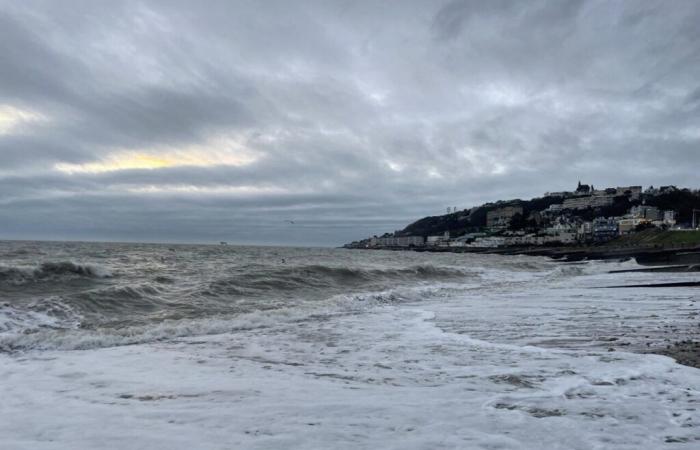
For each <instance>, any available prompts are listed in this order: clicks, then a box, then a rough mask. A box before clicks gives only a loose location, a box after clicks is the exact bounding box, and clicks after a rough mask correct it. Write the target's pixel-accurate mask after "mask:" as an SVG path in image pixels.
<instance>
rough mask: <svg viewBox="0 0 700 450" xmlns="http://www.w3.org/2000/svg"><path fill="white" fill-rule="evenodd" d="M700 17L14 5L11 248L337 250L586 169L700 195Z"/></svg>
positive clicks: (8, 17) (3, 77)
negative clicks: (87, 244)
mask: <svg viewBox="0 0 700 450" xmlns="http://www.w3.org/2000/svg"><path fill="white" fill-rule="evenodd" d="M699 24H700V2H697V1H694V0H690V1H673V2H668V1H664V0H662V1H656V2H655V1H607V0H605V1H527V2H525V1H498V0H488V1H481V0H479V1H435V0H429V1H408V0H405V1H379V0H377V1H371V2H362V1H355V0H348V1H329V0H321V1H317V2H316V1H286V0H285V1H279V2H276V1H260V0H251V1H229V0H225V1H224V0H222V1H198V2H194V1H184V0H183V1H171V0H168V1H165V0H163V1H115V0H110V1H94V0H84V1H68V0H62V1H53V0H46V1H27V0H22V1H9V0H0V239H3V238H4V239H21V238H25V239H71V240H75V239H85V240H128V241H160V242H163V241H165V242H167V241H183V242H218V241H220V240H226V241H229V242H232V243H262V244H288V245H295V244H297V245H308V244H316V245H339V244H342V243H344V242H346V241H349V240H353V239H358V238H362V237H365V236H367V235H371V234H379V233H383V232H385V231H393V230H395V229H399V228H403V226H405V225H406V224H408V223H409V222H411V221H413V220H414V219H417V218H420V217H422V216H425V215H436V214H442V213H444V212H445V208H446V207H447V206H457V207H459V208H466V207H470V206H474V205H478V204H481V203H484V202H486V201H494V200H499V199H510V198H530V197H533V196H538V195H541V194H542V193H543V192H545V191H555V190H563V189H572V188H574V187H575V185H576V182H577V181H578V180H579V179H581V180H582V181H583V182H588V183H593V184H594V185H595V186H596V187H606V186H617V185H629V184H635V185H644V186H645V187H646V186H648V185H650V184H653V185H663V184H676V185H679V186H686V187H694V188H697V187H700V176H699V172H700V25H699ZM288 220H289V221H294V223H290V222H286V221H288Z"/></svg>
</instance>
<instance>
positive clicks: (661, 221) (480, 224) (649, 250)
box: [344, 181, 700, 263]
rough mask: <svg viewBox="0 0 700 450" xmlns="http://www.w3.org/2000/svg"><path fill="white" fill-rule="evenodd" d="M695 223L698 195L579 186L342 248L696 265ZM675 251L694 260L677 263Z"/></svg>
mask: <svg viewBox="0 0 700 450" xmlns="http://www.w3.org/2000/svg"><path fill="white" fill-rule="evenodd" d="M699 221H700V190H691V189H687V188H678V187H676V186H660V187H658V188H655V187H653V186H650V187H648V188H647V189H643V188H642V186H621V187H608V188H603V189H596V188H595V187H594V186H592V185H588V184H582V183H581V182H580V181H579V183H578V185H577V186H576V188H575V189H574V190H572V191H560V192H546V193H544V195H543V196H542V197H538V198H533V199H531V200H520V199H514V200H502V201H498V202H493V203H485V204H483V205H481V206H476V207H473V208H470V209H464V210H457V208H454V209H451V208H448V211H447V214H444V215H440V216H429V217H424V218H422V219H420V220H417V221H415V222H413V223H412V224H410V225H408V226H407V227H405V228H404V229H403V230H397V231H395V232H393V233H385V234H383V235H381V236H372V237H368V238H366V239H362V240H359V241H355V242H351V243H349V244H346V245H345V246H344V247H345V248H355V249H388V250H414V251H452V252H488V253H516V254H533V255H548V256H552V257H560V258H566V259H569V260H571V259H583V258H621V257H630V256H634V257H636V258H637V260H638V261H639V262H642V263H643V262H647V261H648V262H663V263H679V262H681V263H685V262H691V261H693V262H697V263H700V231H699V230H698V225H699ZM681 251H683V252H684V253H686V254H687V253H688V252H690V253H691V254H692V253H693V252H696V251H697V254H693V255H691V256H688V255H680V256H685V258H682V257H679V253H680V252H681ZM681 260H683V261H681ZM686 260H687V261H686ZM696 260H697V261H696Z"/></svg>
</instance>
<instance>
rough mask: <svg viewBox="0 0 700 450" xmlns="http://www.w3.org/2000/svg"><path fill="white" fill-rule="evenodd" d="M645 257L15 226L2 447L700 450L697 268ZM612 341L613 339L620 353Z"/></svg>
mask: <svg viewBox="0 0 700 450" xmlns="http://www.w3.org/2000/svg"><path fill="white" fill-rule="evenodd" d="M634 267H635V264H634V263H633V262H615V263H603V262H587V263H582V264H562V263H557V262H553V261H549V260H547V259H544V258H532V257H509V256H495V255H469V254H429V253H411V252H383V251H350V250H340V249H293V248H265V247H237V246H184V245H145V244H95V243H89V244H88V243H38V242H0V448H8V449H44V448H45V449H82V448H86V449H88V448H89V449H98V448H105V449H106V448H110V449H111V448H129V449H133V448H148V449H154V448H163V449H180V448H182V449H190V448H198V449H231V448H260V449H277V448H324V449H325V448H368V449H369V448H372V449H374V448H396V449H405V448H425V449H436V448H484V449H540V448H548V449H549V448H561V449H608V448H610V449H656V448H697V447H698V445H700V428H699V427H700V423H699V422H700V412H698V407H700V370H698V369H694V368H690V367H686V366H682V365H679V364H676V363H675V361H673V360H672V359H671V358H667V357H664V356H659V355H654V354H651V353H648V352H647V350H648V349H650V348H659V347H662V346H665V345H666V344H667V343H668V342H669V341H672V340H679V339H683V338H684V337H685V336H694V335H695V334H696V333H697V328H698V317H697V312H698V308H697V304H696V301H697V299H698V292H699V291H698V290H697V289H694V288H678V287H676V288H668V289H645V288H633V289H599V288H598V287H600V286H609V285H619V284H640V283H646V282H649V283H653V282H663V281H681V280H686V279H693V274H689V273H679V274H669V273H622V274H609V273H608V271H610V270H616V269H621V268H634ZM611 349H612V350H614V351H610V350H611Z"/></svg>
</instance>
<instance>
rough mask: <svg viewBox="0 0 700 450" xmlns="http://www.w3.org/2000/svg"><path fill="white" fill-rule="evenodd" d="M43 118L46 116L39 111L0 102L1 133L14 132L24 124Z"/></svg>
mask: <svg viewBox="0 0 700 450" xmlns="http://www.w3.org/2000/svg"><path fill="white" fill-rule="evenodd" d="M42 120H46V117H45V116H43V115H42V114H39V113H37V112H34V111H31V110H27V109H21V108H17V107H15V106H12V105H3V104H0V135H3V134H12V133H14V132H15V131H17V129H18V128H20V127H21V126H22V125H25V124H28V123H32V122H38V121H42Z"/></svg>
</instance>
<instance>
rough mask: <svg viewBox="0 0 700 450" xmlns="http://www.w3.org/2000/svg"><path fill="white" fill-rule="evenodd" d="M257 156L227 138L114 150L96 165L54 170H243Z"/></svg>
mask: <svg viewBox="0 0 700 450" xmlns="http://www.w3.org/2000/svg"><path fill="white" fill-rule="evenodd" d="M258 157H259V155H258V154H257V152H254V151H252V150H250V149H249V148H247V147H245V146H244V145H242V144H241V143H240V142H239V140H237V139H235V138H231V137H219V138H215V139H210V140H209V141H208V142H206V143H205V144H202V145H190V146H184V147H180V148H156V149H138V150H117V151H114V152H111V153H108V154H107V155H106V156H105V157H104V158H101V159H100V160H98V161H90V162H85V163H80V164H74V163H58V164H56V165H55V166H54V168H55V169H56V170H58V171H60V172H64V173H68V174H79V173H103V172H113V171H118V170H134V169H136V170H139V169H140V170H153V169H164V168H169V167H182V166H190V167H209V166H244V165H247V164H251V163H253V162H255V161H256V160H257V159H258Z"/></svg>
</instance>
